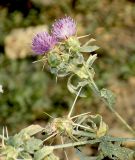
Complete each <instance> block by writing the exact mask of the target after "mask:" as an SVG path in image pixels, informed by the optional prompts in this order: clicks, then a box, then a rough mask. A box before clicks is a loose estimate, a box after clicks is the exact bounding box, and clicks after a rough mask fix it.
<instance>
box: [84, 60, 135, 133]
mask: <svg viewBox="0 0 135 160" xmlns="http://www.w3.org/2000/svg"><path fill="white" fill-rule="evenodd" d="M83 65H84V67H85V70H86V72H87V73H88V76H89V86H90V88H91V89H92V90H93V91H94V93H95V94H96V95H97V96H98V97H99V98H101V99H102V100H103V101H104V103H105V104H106V105H107V106H108V108H109V109H110V110H111V111H112V113H113V114H115V116H116V117H117V118H118V119H119V120H120V121H121V122H122V123H123V124H124V126H125V127H126V128H127V129H128V130H130V132H132V134H134V135H135V131H134V130H133V129H132V127H130V126H129V124H128V123H127V122H126V121H125V120H124V119H123V118H122V117H121V116H120V115H119V113H118V112H116V111H115V109H114V108H112V106H110V105H108V103H107V102H106V100H105V99H104V98H102V97H101V95H100V90H99V89H98V87H97V85H96V84H95V82H94V80H93V78H92V75H91V74H90V72H89V70H88V68H87V66H86V63H85V61H84V62H83Z"/></svg>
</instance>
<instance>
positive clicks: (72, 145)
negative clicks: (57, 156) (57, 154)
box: [46, 139, 100, 149]
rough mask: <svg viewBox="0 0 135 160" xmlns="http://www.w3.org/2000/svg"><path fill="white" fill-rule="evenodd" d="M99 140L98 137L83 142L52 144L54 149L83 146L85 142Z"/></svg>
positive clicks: (93, 142) (90, 142) (92, 142)
mask: <svg viewBox="0 0 135 160" xmlns="http://www.w3.org/2000/svg"><path fill="white" fill-rule="evenodd" d="M99 142H100V140H99V139H96V140H89V141H81V142H75V143H68V144H61V145H55V146H52V148H53V149H61V148H69V147H75V146H82V145H85V144H95V143H99ZM46 147H47V146H46Z"/></svg>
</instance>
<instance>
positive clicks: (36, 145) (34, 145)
mask: <svg viewBox="0 0 135 160" xmlns="http://www.w3.org/2000/svg"><path fill="white" fill-rule="evenodd" d="M42 143H43V142H42V140H40V139H35V138H34V137H32V138H30V139H29V140H28V141H26V143H25V144H24V150H25V151H27V152H28V153H34V151H37V150H39V149H40V147H41V145H42Z"/></svg>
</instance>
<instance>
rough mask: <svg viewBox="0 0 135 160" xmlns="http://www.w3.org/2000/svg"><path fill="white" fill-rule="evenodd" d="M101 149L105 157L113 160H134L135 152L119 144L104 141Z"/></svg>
mask: <svg viewBox="0 0 135 160" xmlns="http://www.w3.org/2000/svg"><path fill="white" fill-rule="evenodd" d="M99 148H100V150H101V152H102V153H103V154H104V156H105V157H109V158H111V159H113V160H116V158H118V159H119V160H134V151H133V150H131V149H128V148H125V147H121V146H120V145H118V144H113V143H111V142H105V141H102V142H101V143H100V146H99Z"/></svg>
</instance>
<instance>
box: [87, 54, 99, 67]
mask: <svg viewBox="0 0 135 160" xmlns="http://www.w3.org/2000/svg"><path fill="white" fill-rule="evenodd" d="M96 59H97V54H94V55H90V56H89V58H88V60H87V62H86V65H87V66H88V67H91V66H92V64H93V63H94V61H95V60H96Z"/></svg>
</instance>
